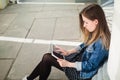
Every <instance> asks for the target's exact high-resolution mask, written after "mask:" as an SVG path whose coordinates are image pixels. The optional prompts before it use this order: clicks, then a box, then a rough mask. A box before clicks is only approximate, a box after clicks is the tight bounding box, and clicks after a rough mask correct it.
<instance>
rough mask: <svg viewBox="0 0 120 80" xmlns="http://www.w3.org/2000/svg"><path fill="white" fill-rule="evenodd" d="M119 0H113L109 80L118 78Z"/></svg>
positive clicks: (119, 47)
mask: <svg viewBox="0 0 120 80" xmlns="http://www.w3.org/2000/svg"><path fill="white" fill-rule="evenodd" d="M119 9H120V0H115V1H114V17H113V26H112V37H111V46H110V55H109V60H108V68H107V69H108V74H109V77H110V80H120V36H119V35H120V17H119V16H120V10H119Z"/></svg>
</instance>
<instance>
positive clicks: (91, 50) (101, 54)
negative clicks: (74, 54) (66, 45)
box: [80, 39, 109, 79]
mask: <svg viewBox="0 0 120 80" xmlns="http://www.w3.org/2000/svg"><path fill="white" fill-rule="evenodd" d="M80 47H81V49H82V48H83V47H85V44H84V43H82V44H81V45H80ZM108 53H109V51H108V50H106V49H105V47H104V46H103V45H102V40H101V39H98V40H97V41H96V42H93V43H92V44H91V45H89V46H88V47H87V48H86V50H85V51H84V52H83V55H82V63H81V71H80V77H81V79H87V78H92V77H93V76H94V75H95V74H96V73H97V71H98V69H99V68H100V67H101V66H102V65H103V64H104V62H105V61H106V60H107V59H108Z"/></svg>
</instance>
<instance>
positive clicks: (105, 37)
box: [79, 4, 111, 49]
mask: <svg viewBox="0 0 120 80" xmlns="http://www.w3.org/2000/svg"><path fill="white" fill-rule="evenodd" d="M82 15H84V16H85V17H86V18H88V19H89V20H92V21H93V20H95V19H97V20H98V25H97V27H96V29H95V31H93V32H92V33H90V32H89V31H88V30H87V29H85V27H83V25H84V22H83V19H82ZM79 18H80V29H81V32H82V33H83V39H84V40H83V42H84V43H86V44H87V45H90V44H91V43H93V42H94V41H96V40H97V39H98V38H101V39H102V43H103V46H104V47H105V48H106V49H109V46H110V37H111V33H110V31H109V28H108V24H107V21H106V18H105V14H104V11H103V9H102V8H101V7H100V6H99V5H98V4H91V5H88V6H87V7H85V8H84V9H83V10H82V11H81V12H80V14H79Z"/></svg>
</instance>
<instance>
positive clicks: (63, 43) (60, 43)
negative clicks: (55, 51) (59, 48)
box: [0, 36, 81, 46]
mask: <svg viewBox="0 0 120 80" xmlns="http://www.w3.org/2000/svg"><path fill="white" fill-rule="evenodd" d="M0 41H11V42H19V43H32V44H56V45H67V46H77V45H79V44H81V42H72V41H60V40H42V39H25V38H16V37H5V36H0Z"/></svg>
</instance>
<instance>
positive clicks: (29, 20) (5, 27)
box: [0, 4, 113, 80]
mask: <svg viewBox="0 0 120 80" xmlns="http://www.w3.org/2000/svg"><path fill="white" fill-rule="evenodd" d="M84 6H85V5H80V4H79V5H73V4H72V5H68V4H67V5H62V4H61V5H57V4H55V5H50V4H49V5H48V4H36V5H33V4H31V5H30V4H26V5H25V4H24V5H22V4H21V5H20V4H16V5H9V6H8V7H7V8H6V9H4V10H0V72H1V73H0V80H21V79H22V77H23V76H25V75H26V74H29V73H30V72H31V71H32V70H33V68H34V67H35V66H36V65H37V64H38V63H39V61H40V60H41V58H42V55H43V54H44V53H46V52H49V43H47V42H49V41H50V40H59V41H74V42H75V41H77V42H78V41H79V37H80V33H79V20H78V14H79V12H80V11H81V9H82V8H83V7H84ZM104 9H105V12H106V17H107V20H108V24H109V25H110V26H111V20H112V15H113V14H112V12H111V8H104ZM112 9H113V8H112ZM110 28H111V27H110ZM25 39H26V40H25ZM5 40H6V41H5ZM37 40H38V41H39V42H36V43H35V41H37ZM42 40H43V41H42ZM41 43H44V44H41ZM58 43H59V44H62V43H63V42H58ZM61 46H62V47H63V48H65V49H70V48H72V47H73V46H63V45H61ZM65 79H66V77H65V76H64V73H62V72H60V71H59V70H57V69H55V68H54V69H53V71H52V73H51V75H50V77H49V80H65ZM66 80H67V79H66Z"/></svg>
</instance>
